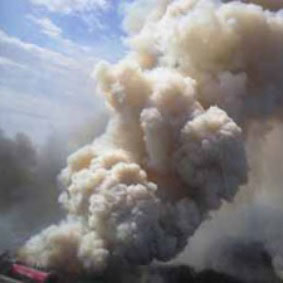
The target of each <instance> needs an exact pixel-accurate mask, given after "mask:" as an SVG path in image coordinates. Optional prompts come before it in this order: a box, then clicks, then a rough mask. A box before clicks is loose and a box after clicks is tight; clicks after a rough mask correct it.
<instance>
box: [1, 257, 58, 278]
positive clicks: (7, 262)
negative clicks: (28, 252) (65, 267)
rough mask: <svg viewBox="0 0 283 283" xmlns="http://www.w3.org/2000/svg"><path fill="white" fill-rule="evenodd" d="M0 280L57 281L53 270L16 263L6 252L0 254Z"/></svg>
mask: <svg viewBox="0 0 283 283" xmlns="http://www.w3.org/2000/svg"><path fill="white" fill-rule="evenodd" d="M0 282H5V283H6V282H7V283H9V282H11V283H57V282H58V276H57V275H56V274H55V273H54V272H45V271H41V270H38V269H35V268H31V267H28V266H26V265H24V264H21V263H18V262H16V261H14V260H12V259H11V257H10V255H9V253H7V252H6V253H3V254H1V255H0Z"/></svg>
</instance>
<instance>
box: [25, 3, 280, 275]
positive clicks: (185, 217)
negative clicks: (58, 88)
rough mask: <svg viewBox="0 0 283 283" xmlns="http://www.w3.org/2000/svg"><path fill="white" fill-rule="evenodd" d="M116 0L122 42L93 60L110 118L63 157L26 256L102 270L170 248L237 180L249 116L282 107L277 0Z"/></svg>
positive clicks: (172, 252) (243, 170) (46, 263)
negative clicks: (50, 217)
mask: <svg viewBox="0 0 283 283" xmlns="http://www.w3.org/2000/svg"><path fill="white" fill-rule="evenodd" d="M263 2H264V1H263ZM266 2H268V1H266ZM266 5H267V6H268V4H266ZM126 11H127V15H126V18H125V20H124V28H125V30H126V31H127V33H128V37H127V39H126V43H127V44H128V46H129V47H130V48H129V49H130V51H129V53H128V54H127V56H126V57H125V58H123V59H122V60H121V61H120V62H118V63H117V64H115V65H111V64H109V63H107V62H101V63H99V64H98V65H97V66H96V68H95V71H94V75H95V78H96V80H97V92H99V93H101V94H103V95H104V97H105V99H106V101H107V104H108V105H109V108H110V111H111V119H110V122H109V124H108V127H107V129H106V131H105V133H104V134H103V135H102V136H101V137H99V138H97V139H95V140H94V141H93V143H92V144H90V145H87V146H84V147H83V148H81V149H80V150H78V151H77V152H75V153H74V154H72V155H71V156H70V157H69V158H68V161H67V167H66V168H65V169H64V170H63V171H62V173H61V175H60V180H61V184H62V192H61V195H60V197H59V202H60V203H61V204H62V206H63V207H64V209H65V211H66V213H67V216H66V218H65V219H64V220H63V221H62V222H61V223H60V224H58V225H52V226H50V227H48V228H47V229H45V230H43V231H42V232H41V233H40V234H38V235H36V236H34V237H33V238H31V239H30V240H29V241H28V242H27V243H26V245H25V246H24V247H23V248H22V250H21V251H20V257H21V258H22V259H24V260H25V261H26V262H27V263H29V264H36V265H39V266H42V267H48V268H62V269H64V268H68V269H69V270H71V269H72V270H80V269H81V268H84V269H88V270H91V271H97V272H100V271H103V270H104V269H105V268H107V266H108V265H109V264H111V262H113V261H114V262H115V261H120V262H122V263H125V264H127V263H129V264H147V263H150V262H151V261H152V260H154V259H156V260H161V261H167V260H169V259H172V258H174V257H175V256H176V255H177V254H178V253H179V252H181V251H182V250H183V249H184V247H185V246H186V245H187V241H188V239H189V237H190V236H192V235H193V234H194V232H195V231H196V229H197V228H198V226H199V225H200V224H201V223H202V222H203V221H204V220H205V219H206V218H207V216H208V213H209V212H210V211H211V210H214V209H217V208H219V207H220V206H221V204H222V202H223V201H232V200H233V198H234V196H235V194H236V193H237V191H238V189H239V186H241V185H243V184H245V183H246V182H247V176H248V164H247V157H246V153H245V148H246V143H247V140H248V136H249V133H250V129H251V128H253V127H252V126H253V124H254V123H255V121H256V122H257V123H258V124H259V125H260V127H262V129H264V127H265V125H266V121H269V120H273V121H275V122H274V123H276V121H278V120H280V119H281V118H282V116H281V113H282V108H281V106H282V103H283V96H282V90H283V79H282V73H283V55H282V54H283V52H282V50H283V16H282V15H283V13H282V12H281V11H278V12H276V11H274V12H271V11H268V10H264V8H263V7H262V6H259V5H256V4H247V3H241V2H228V3H222V2H220V1H214V0H205V1H202V0H176V1H169V0H163V1H151V2H150V1H136V2H134V3H133V4H131V5H130V6H128V7H126ZM263 132H264V131H263ZM263 135H264V134H262V135H259V136H258V138H259V139H260V138H262V136H263ZM66 262H68V265H66Z"/></svg>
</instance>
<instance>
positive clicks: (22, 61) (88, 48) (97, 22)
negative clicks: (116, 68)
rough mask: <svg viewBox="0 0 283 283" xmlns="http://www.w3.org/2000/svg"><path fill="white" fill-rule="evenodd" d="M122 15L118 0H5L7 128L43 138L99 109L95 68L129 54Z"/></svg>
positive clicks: (2, 105) (1, 117)
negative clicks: (124, 39)
mask: <svg viewBox="0 0 283 283" xmlns="http://www.w3.org/2000/svg"><path fill="white" fill-rule="evenodd" d="M123 3H125V1H123ZM121 18H122V7H121V2H120V4H119V1H116V0H1V1H0V128H2V129H4V130H5V132H6V133H8V134H14V133H15V132H18V131H25V132H27V133H28V134H30V135H31V136H32V137H33V139H35V140H37V141H42V140H44V139H45V138H46V136H47V135H49V134H50V133H51V132H52V131H53V130H54V129H55V130H59V131H60V130H61V129H64V128H66V127H67V128H68V127H70V125H71V124H73V123H80V122H81V121H82V120H84V119H87V117H88V116H89V115H93V113H94V112H95V111H98V110H97V109H99V107H101V102H100V100H99V99H97V98H95V97H94V80H93V79H92V78H91V76H90V74H91V72H92V70H93V67H94V65H95V64H96V62H97V61H99V60H100V59H107V60H109V61H112V62H113V61H116V60H117V59H118V58H120V57H121V56H122V54H123V53H124V49H125V47H123V45H122V38H123V36H124V34H123V30H122V27H121V21H122V20H121Z"/></svg>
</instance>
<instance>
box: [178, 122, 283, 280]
mask: <svg viewBox="0 0 283 283" xmlns="http://www.w3.org/2000/svg"><path fill="white" fill-rule="evenodd" d="M256 128H258V127H256ZM256 132H257V130H254V131H253V134H252V135H250V137H249V140H248V145H247V152H248V153H249V155H250V163H251V172H250V182H249V185H248V186H246V187H245V188H243V189H242V191H241V192H240V193H239V195H238V196H237V198H236V200H235V202H234V203H233V204H226V205H225V206H223V207H222V208H221V209H220V210H219V211H217V212H215V213H214V214H213V215H212V218H211V219H210V220H209V221H207V222H205V223H203V225H201V227H200V229H199V230H198V231H197V232H196V234H195V235H194V237H193V238H192V239H191V241H190V243H189V245H188V247H187V248H186V250H185V251H184V253H183V254H181V255H180V257H179V258H177V259H176V261H175V263H184V262H185V263H187V264H191V265H192V266H194V267H196V268H197V269H205V268H213V269H214V270H217V271H222V272H226V273H230V274H232V275H234V276H237V277H240V278H241V279H244V280H248V282H279V281H278V279H276V278H275V275H274V274H273V273H272V272H271V270H272V267H273V268H274V270H275V271H276V273H277V275H278V276H279V277H280V278H282V256H283V253H282V246H283V242H282V239H283V229H282V217H283V210H282V200H283V192H282V166H283V162H282V161H283V155H282V150H281V147H282V143H281V142H282V138H283V129H282V125H280V124H279V125H278V124H272V125H270V130H269V131H268V132H267V133H265V139H264V140H258V139H257V134H256ZM259 143H260V144H259ZM264 253H266V254H267V255H269V256H270V263H267V262H266V261H264ZM269 265H270V266H269Z"/></svg>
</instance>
